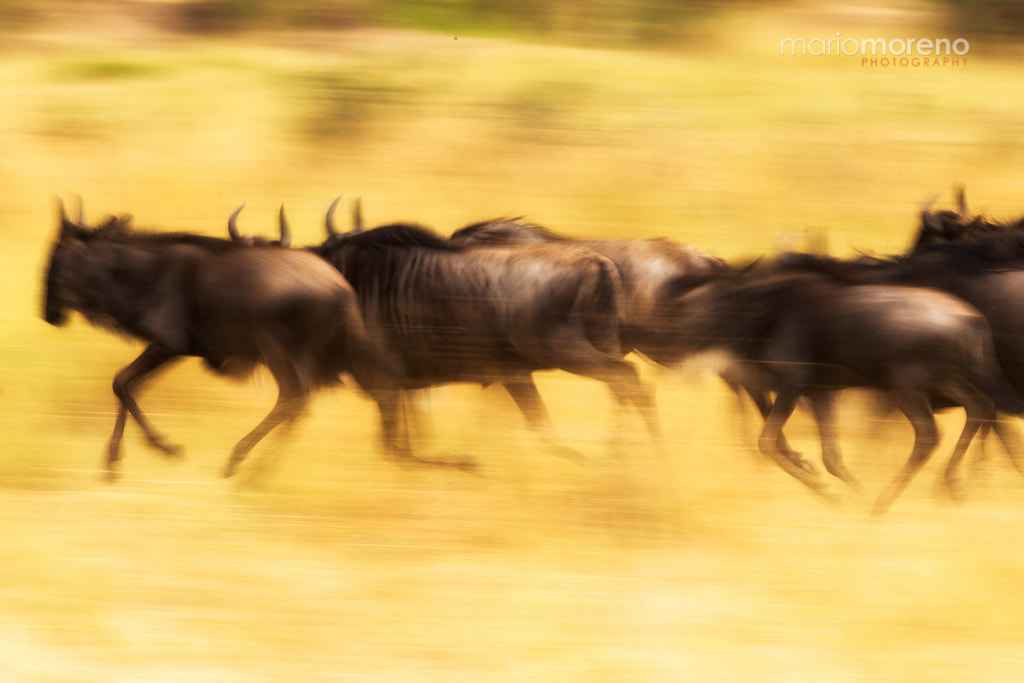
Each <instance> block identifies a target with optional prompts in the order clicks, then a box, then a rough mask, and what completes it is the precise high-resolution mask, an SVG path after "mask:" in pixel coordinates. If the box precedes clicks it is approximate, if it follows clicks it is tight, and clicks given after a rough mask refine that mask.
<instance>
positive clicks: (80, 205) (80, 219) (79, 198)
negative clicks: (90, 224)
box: [75, 194, 85, 225]
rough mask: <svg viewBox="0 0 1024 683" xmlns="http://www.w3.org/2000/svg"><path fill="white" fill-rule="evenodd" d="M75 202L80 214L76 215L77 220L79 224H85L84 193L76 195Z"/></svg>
mask: <svg viewBox="0 0 1024 683" xmlns="http://www.w3.org/2000/svg"><path fill="white" fill-rule="evenodd" d="M75 204H77V205H78V212H77V213H78V215H77V216H76V217H75V222H76V223H78V224H79V225H85V202H84V201H82V195H80V194H76V195H75Z"/></svg>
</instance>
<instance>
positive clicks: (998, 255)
mask: <svg viewBox="0 0 1024 683" xmlns="http://www.w3.org/2000/svg"><path fill="white" fill-rule="evenodd" d="M913 258H916V259H931V260H932V261H935V262H938V261H941V262H943V263H945V264H947V265H949V266H950V267H953V268H955V269H956V270H957V271H959V272H964V273H966V274H970V273H978V272H987V271H991V270H1000V269H1006V268H1013V267H1021V266H1024V227H1008V228H1005V229H1001V230H997V231H995V230H993V231H989V232H979V233H975V234H974V236H973V237H972V238H971V239H970V240H965V241H963V242H943V243H936V244H930V245H924V246H922V247H919V248H918V249H916V250H915V251H914V252H913V253H912V254H908V255H907V256H905V257H903V260H911V259H913Z"/></svg>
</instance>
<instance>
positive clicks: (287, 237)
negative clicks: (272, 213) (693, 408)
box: [277, 204, 292, 249]
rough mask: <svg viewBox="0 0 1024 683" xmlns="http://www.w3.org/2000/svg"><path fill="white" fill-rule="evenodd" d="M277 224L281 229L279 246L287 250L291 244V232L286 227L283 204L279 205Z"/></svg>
mask: <svg viewBox="0 0 1024 683" xmlns="http://www.w3.org/2000/svg"><path fill="white" fill-rule="evenodd" d="M277 222H278V224H279V225H280V227H281V246H282V247H285V248H286V249H287V248H288V247H289V246H291V243H292V231H291V228H289V227H288V219H287V218H285V215H284V204H281V211H280V213H279V214H278V219H277Z"/></svg>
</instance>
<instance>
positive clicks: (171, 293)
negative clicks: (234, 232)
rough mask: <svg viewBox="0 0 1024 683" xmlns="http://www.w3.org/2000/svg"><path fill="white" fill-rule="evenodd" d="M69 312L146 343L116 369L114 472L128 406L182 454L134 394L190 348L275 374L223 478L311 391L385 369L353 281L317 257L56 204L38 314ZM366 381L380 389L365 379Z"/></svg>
mask: <svg viewBox="0 0 1024 683" xmlns="http://www.w3.org/2000/svg"><path fill="white" fill-rule="evenodd" d="M68 311H77V312H79V313H81V314H82V315H83V316H84V317H85V318H86V319H87V320H89V321H90V322H91V323H93V324H94V325H97V326H101V327H104V328H107V329H110V330H112V331H115V332H117V333H119V334H123V335H127V336H129V337H133V338H136V339H140V340H142V341H144V342H146V343H147V346H146V348H145V349H144V350H143V352H142V353H141V355H139V357H138V358H136V359H135V360H134V361H133V362H132V363H131V364H129V365H128V366H127V367H125V368H124V369H123V370H121V371H120V372H118V373H117V376H116V377H115V378H114V393H115V394H116V396H117V398H118V400H119V410H118V415H117V419H116V422H115V427H114V432H113V434H112V436H111V439H110V444H109V449H108V457H107V471H108V472H109V473H110V475H111V476H113V475H114V474H115V472H116V470H117V466H118V463H119V461H120V458H121V453H120V442H121V438H122V434H123V431H124V426H125V421H126V419H127V416H128V415H129V414H130V415H131V416H132V417H133V418H134V419H135V420H136V422H137V423H138V424H139V426H140V427H141V428H142V430H143V431H144V432H145V434H146V437H147V439H148V441H149V443H150V444H151V445H153V446H155V447H157V448H159V449H160V450H162V451H164V452H165V453H168V454H176V453H177V452H178V450H179V449H178V448H177V447H176V446H173V445H171V444H169V443H167V442H166V441H165V439H164V438H163V437H162V436H160V435H158V434H157V433H156V431H155V430H154V429H153V427H152V426H151V425H150V423H149V420H148V419H147V418H146V416H145V415H144V413H143V412H142V411H141V409H140V408H139V406H138V403H137V402H136V400H135V398H134V393H135V391H136V390H137V389H138V387H139V385H140V383H141V382H142V381H143V380H144V379H145V378H146V377H147V376H148V375H150V374H151V373H153V372H154V371H156V370H157V369H159V368H161V367H163V366H165V365H166V364H167V363H169V362H170V361H172V360H173V359H175V358H179V357H182V356H197V357H200V358H203V359H204V360H205V361H206V362H207V364H208V365H209V367H210V368H212V369H213V370H215V371H218V372H222V373H228V372H230V373H233V374H237V373H243V372H245V371H247V370H251V369H253V368H254V367H255V366H256V365H257V364H262V365H265V366H266V367H267V368H268V369H269V370H270V372H271V374H272V375H273V377H274V379H275V381H276V382H277V385H278V387H279V396H278V400H277V402H276V404H275V405H274V407H273V409H272V410H271V412H270V413H269V414H268V415H267V416H266V418H265V419H264V420H263V421H262V422H261V423H260V424H259V425H258V426H257V427H256V428H255V429H253V430H252V431H251V432H250V433H249V434H248V435H246V436H245V437H244V438H243V439H242V440H241V441H239V442H238V444H237V445H236V446H235V448H234V450H233V452H232V456H231V459H230V461H229V463H228V466H227V469H226V474H228V475H230V474H232V473H233V472H234V471H235V468H236V467H237V465H238V464H239V463H240V462H241V460H242V459H243V458H244V457H245V455H246V454H247V453H248V452H249V451H250V450H251V449H252V448H253V446H255V445H256V443H257V442H259V441H260V439H262V438H263V437H264V436H265V435H266V434H267V433H268V432H270V431H271V430H272V429H273V428H274V427H276V426H277V425H279V424H282V423H290V422H291V421H293V420H295V419H296V418H297V417H298V416H299V415H300V414H301V412H302V410H303V408H304V406H305V405H306V402H307V400H308V395H309V393H310V392H311V391H313V390H314V389H316V388H318V387H322V386H326V385H330V384H333V383H334V382H336V381H337V379H338V376H339V374H340V373H342V372H352V373H353V374H354V375H356V376H357V379H358V378H359V377H360V376H362V372H361V371H362V368H364V367H375V368H377V369H380V368H382V367H383V365H382V364H381V363H374V362H373V361H372V360H371V359H374V358H376V353H375V351H374V347H373V344H372V343H371V341H370V339H369V338H368V336H367V334H366V329H365V326H364V324H363V321H362V317H361V315H360V314H359V308H358V305H357V303H356V298H355V294H354V292H353V291H352V288H351V287H350V286H349V285H348V283H347V282H346V281H345V280H344V278H343V277H341V276H340V275H339V273H338V272H337V271H336V270H335V269H334V268H331V267H330V266H329V265H328V264H326V263H324V262H323V261H322V260H321V259H319V258H317V257H316V256H314V255H312V254H309V253H306V252H302V251H294V250H288V249H284V248H280V247H276V246H261V247H248V246H239V245H236V244H233V243H231V242H230V241H228V240H219V239H216V238H210V237H202V236H197V235H189V234H184V233H175V234H147V233H138V232H135V231H133V230H131V229H130V227H128V225H127V224H126V223H125V222H124V221H120V220H108V221H107V223H106V224H105V225H103V226H101V227H99V228H96V229H91V228H88V227H86V226H82V225H79V224H76V223H74V222H72V221H69V220H68V219H66V218H65V217H64V215H63V210H62V211H61V230H60V234H59V236H58V239H57V240H56V242H55V243H54V245H53V249H52V253H51V256H50V260H49V266H48V269H47V274H46V292H45V311H44V316H45V319H46V320H47V322H49V323H51V324H54V325H60V324H63V323H64V322H66V320H67V313H68ZM363 382H365V383H366V385H367V386H370V387H371V388H375V387H376V386H379V385H378V384H376V382H375V381H374V380H373V379H368V378H366V377H365V376H363Z"/></svg>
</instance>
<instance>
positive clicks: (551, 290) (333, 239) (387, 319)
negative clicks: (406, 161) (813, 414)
mask: <svg viewBox="0 0 1024 683" xmlns="http://www.w3.org/2000/svg"><path fill="white" fill-rule="evenodd" d="M314 251H315V252H316V253H317V254H319V255H320V256H322V257H323V258H324V259H326V260H327V261H329V262H330V263H331V264H333V265H334V266H335V267H336V268H337V269H338V270H339V271H340V272H341V273H342V275H344V276H345V278H346V279H347V280H348V281H349V282H351V283H352V286H353V287H354V288H355V290H356V293H357V295H358V298H359V304H360V307H361V309H362V311H363V315H364V317H365V319H366V322H367V325H368V327H369V329H370V330H371V333H372V334H373V336H374V338H376V339H378V340H379V341H380V342H381V343H382V344H383V345H384V346H385V347H386V348H387V350H388V351H389V352H390V353H393V354H394V355H395V356H396V357H397V358H399V359H400V360H401V364H402V377H403V379H402V386H403V388H404V389H418V388H425V387H430V386H435V385H439V384H445V383H450V382H473V383H480V384H483V385H487V384H491V383H500V384H502V385H503V386H504V387H505V388H506V389H508V391H509V393H510V394H511V396H512V397H513V399H514V400H515V401H516V403H517V405H518V406H519V407H520V409H521V410H522V411H523V413H524V415H525V416H526V418H527V420H528V421H529V422H530V423H531V425H533V426H546V424H547V423H548V417H547V412H546V409H545V408H544V405H543V402H542V401H541V400H540V397H539V395H538V394H537V391H536V386H535V385H534V383H533V379H532V377H531V373H532V372H534V371H537V370H546V369H561V370H565V371H567V372H571V373H574V374H578V375H582V376H585V377H590V378H593V379H597V380H599V381H602V382H604V383H605V384H607V385H608V387H609V388H610V389H611V390H612V392H613V394H614V395H615V396H616V398H617V399H618V401H619V403H620V404H632V405H634V406H636V407H637V408H638V409H639V410H640V412H641V414H642V415H643V417H644V419H645V420H646V421H647V424H648V427H649V428H650V429H651V430H652V432H655V433H657V432H658V430H659V427H658V421H657V416H656V411H655V408H654V404H653V397H652V396H651V394H650V392H649V391H648V390H647V389H646V388H645V387H644V386H643V385H642V384H641V383H640V380H639V377H638V374H637V371H636V369H635V368H634V367H633V366H632V365H631V364H630V363H629V362H627V361H625V360H624V359H623V358H622V357H621V342H620V339H619V321H620V319H621V306H622V292H621V284H620V282H619V278H618V273H617V271H616V269H615V267H614V265H613V264H612V263H611V262H610V261H609V260H608V259H606V258H604V257H602V256H600V255H598V254H595V253H593V252H591V251H590V250H587V249H583V248H579V249H577V250H575V251H565V250H557V251H553V250H551V249H550V248H547V247H545V246H544V245H537V246H536V247H533V248H529V249H511V248H504V249H492V250H469V249H459V248H457V247H455V246H453V245H451V244H449V243H448V242H447V241H445V240H443V239H441V238H439V237H437V236H436V235H434V234H433V233H430V232H429V231H427V230H425V229H423V228H420V227H418V226H413V225H406V224H395V225H389V226H383V227H379V228H375V229H372V230H367V231H363V232H352V233H344V234H342V233H335V234H332V235H331V236H330V237H328V239H327V240H326V241H325V242H324V243H323V244H322V245H321V246H320V247H318V248H316V249H315V250H314ZM381 412H382V418H383V424H384V428H385V441H386V443H387V445H388V447H389V449H391V450H392V451H394V452H396V453H398V454H400V455H402V454H403V453H402V451H403V450H404V449H407V444H406V445H405V446H403V445H402V443H401V441H400V440H399V439H398V438H397V433H396V432H394V431H390V430H391V429H392V425H391V423H397V422H398V417H397V413H396V412H395V409H393V408H392V407H389V406H385V405H382V406H381Z"/></svg>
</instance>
